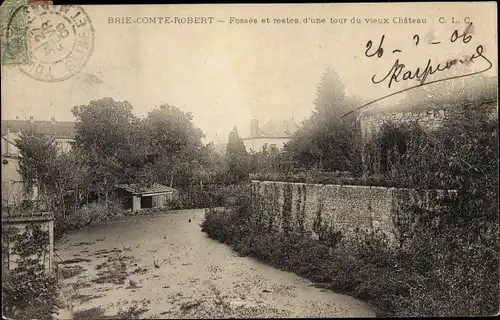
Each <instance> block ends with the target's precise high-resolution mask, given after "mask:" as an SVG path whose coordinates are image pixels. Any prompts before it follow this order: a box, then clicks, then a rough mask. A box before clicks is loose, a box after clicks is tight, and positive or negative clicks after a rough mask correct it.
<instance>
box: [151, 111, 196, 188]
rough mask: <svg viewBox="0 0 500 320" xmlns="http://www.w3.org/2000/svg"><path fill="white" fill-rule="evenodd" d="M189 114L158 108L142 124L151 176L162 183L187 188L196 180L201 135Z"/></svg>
mask: <svg viewBox="0 0 500 320" xmlns="http://www.w3.org/2000/svg"><path fill="white" fill-rule="evenodd" d="M192 120H193V116H192V114H191V113H186V112H183V111H181V110H179V109H178V108H177V107H174V106H171V105H168V104H162V105H160V106H158V107H156V108H155V109H153V110H152V111H151V112H149V113H148V116H147V117H146V119H145V120H144V127H145V132H146V134H147V139H148V142H147V144H148V145H149V148H150V150H152V151H151V153H150V158H151V159H153V160H154V166H153V169H152V170H153V172H154V174H155V176H156V177H157V178H158V179H159V180H160V181H164V182H165V183H170V182H171V181H172V182H174V183H175V184H177V185H179V184H189V183H191V182H193V180H195V179H196V173H199V172H200V171H202V170H201V162H202V161H203V160H202V158H203V154H204V153H203V143H202V141H201V139H202V138H203V137H204V134H203V131H202V130H201V129H200V128H198V127H196V126H195V125H194V124H193V122H192Z"/></svg>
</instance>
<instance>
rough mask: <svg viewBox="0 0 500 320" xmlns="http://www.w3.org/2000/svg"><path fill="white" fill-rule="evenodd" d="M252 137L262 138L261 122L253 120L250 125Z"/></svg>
mask: <svg viewBox="0 0 500 320" xmlns="http://www.w3.org/2000/svg"><path fill="white" fill-rule="evenodd" d="M250 136H251V137H258V136H260V129H259V120H257V119H253V120H252V122H251V124H250Z"/></svg>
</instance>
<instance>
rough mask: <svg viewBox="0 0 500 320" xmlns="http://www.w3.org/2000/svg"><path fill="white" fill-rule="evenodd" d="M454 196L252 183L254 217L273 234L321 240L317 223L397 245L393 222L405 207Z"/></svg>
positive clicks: (278, 183)
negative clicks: (377, 234) (374, 234)
mask: <svg viewBox="0 0 500 320" xmlns="http://www.w3.org/2000/svg"><path fill="white" fill-rule="evenodd" d="M453 194H454V192H453V191H446V192H445V191H429V192H424V193H422V192H416V191H414V190H411V189H398V188H384V187H365V186H348V185H320V184H305V183H289V182H274V181H252V206H254V208H253V213H254V216H253V218H254V219H256V220H259V221H260V222H261V226H263V228H269V231H271V230H278V231H280V232H283V231H285V229H287V228H289V230H292V231H294V232H304V234H306V235H309V236H311V237H313V238H315V239H318V238H319V230H320V229H321V228H318V226H319V225H320V226H321V227H327V228H331V227H333V229H334V230H337V231H342V233H343V234H344V235H345V236H351V235H353V234H354V233H355V232H356V231H357V230H358V229H361V230H366V231H371V230H380V231H382V232H384V233H385V234H386V235H387V237H388V239H389V240H390V241H392V242H393V243H394V241H395V240H396V239H397V230H396V229H395V220H394V219H395V218H396V217H401V216H404V215H401V214H399V213H401V212H403V211H405V210H406V206H409V205H417V206H419V207H422V208H426V209H428V208H430V207H431V205H432V203H433V201H432V200H434V199H436V198H439V197H443V196H447V195H449V196H452V195H453ZM287 220H288V221H289V222H287ZM408 223H409V222H408ZM288 224H289V225H288Z"/></svg>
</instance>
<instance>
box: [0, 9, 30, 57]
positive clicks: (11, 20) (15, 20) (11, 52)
mask: <svg viewBox="0 0 500 320" xmlns="http://www.w3.org/2000/svg"><path fill="white" fill-rule="evenodd" d="M26 17H27V16H26V0H6V1H3V3H2V5H1V6H0V50H1V55H0V57H1V62H2V65H9V64H24V63H26V62H27V57H28V41H27V36H26Z"/></svg>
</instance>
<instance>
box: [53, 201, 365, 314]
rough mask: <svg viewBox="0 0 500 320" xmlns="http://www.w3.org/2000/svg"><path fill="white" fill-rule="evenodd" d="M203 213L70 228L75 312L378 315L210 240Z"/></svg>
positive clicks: (67, 245)
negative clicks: (203, 225) (79, 228)
mask: <svg viewBox="0 0 500 320" xmlns="http://www.w3.org/2000/svg"><path fill="white" fill-rule="evenodd" d="M203 213H204V211H203V210H189V211H178V212H173V213H163V214H156V215H148V216H133V217H127V218H125V219H123V220H120V221H113V222H109V223H107V224H104V225H100V226H94V227H90V228H87V229H84V230H80V231H78V232H75V233H71V234H69V235H68V236H67V237H66V238H65V239H64V240H63V241H61V243H59V244H57V245H56V254H57V255H58V256H60V257H61V259H62V260H64V261H65V263H64V264H62V265H61V266H62V267H63V268H64V269H65V272H64V276H65V277H66V280H65V296H66V297H70V296H72V297H73V298H72V301H73V302H72V304H73V314H74V319H95V318H97V317H103V316H116V315H118V317H121V318H134V317H136V318H149V319H151V318H162V319H165V318H201V317H203V318H207V317H209V318H214V317H316V316H318V317H342V316H349V317H351V316H352V317H359V316H366V317H373V316H374V313H373V311H371V309H370V308H369V307H368V306H367V305H365V304H364V303H362V302H360V301H358V300H356V299H354V298H351V297H349V296H345V295H341V294H336V293H333V292H329V291H324V290H322V289H318V288H315V287H313V286H311V284H312V283H311V282H310V281H308V280H305V279H303V278H301V277H299V276H297V275H295V274H293V273H288V272H284V271H281V270H278V269H275V268H272V267H270V266H267V265H265V264H262V263H260V262H258V261H255V260H253V259H250V258H245V257H239V256H238V255H237V254H236V253H235V252H233V251H232V250H231V248H230V247H228V246H225V245H223V244H220V243H218V242H216V241H214V240H211V239H209V238H208V237H207V236H206V235H205V234H204V233H203V232H201V230H200V226H199V225H200V223H201V221H202V219H203ZM189 219H191V222H189ZM56 259H58V258H57V257H56ZM61 318H64V315H63V314H61Z"/></svg>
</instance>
